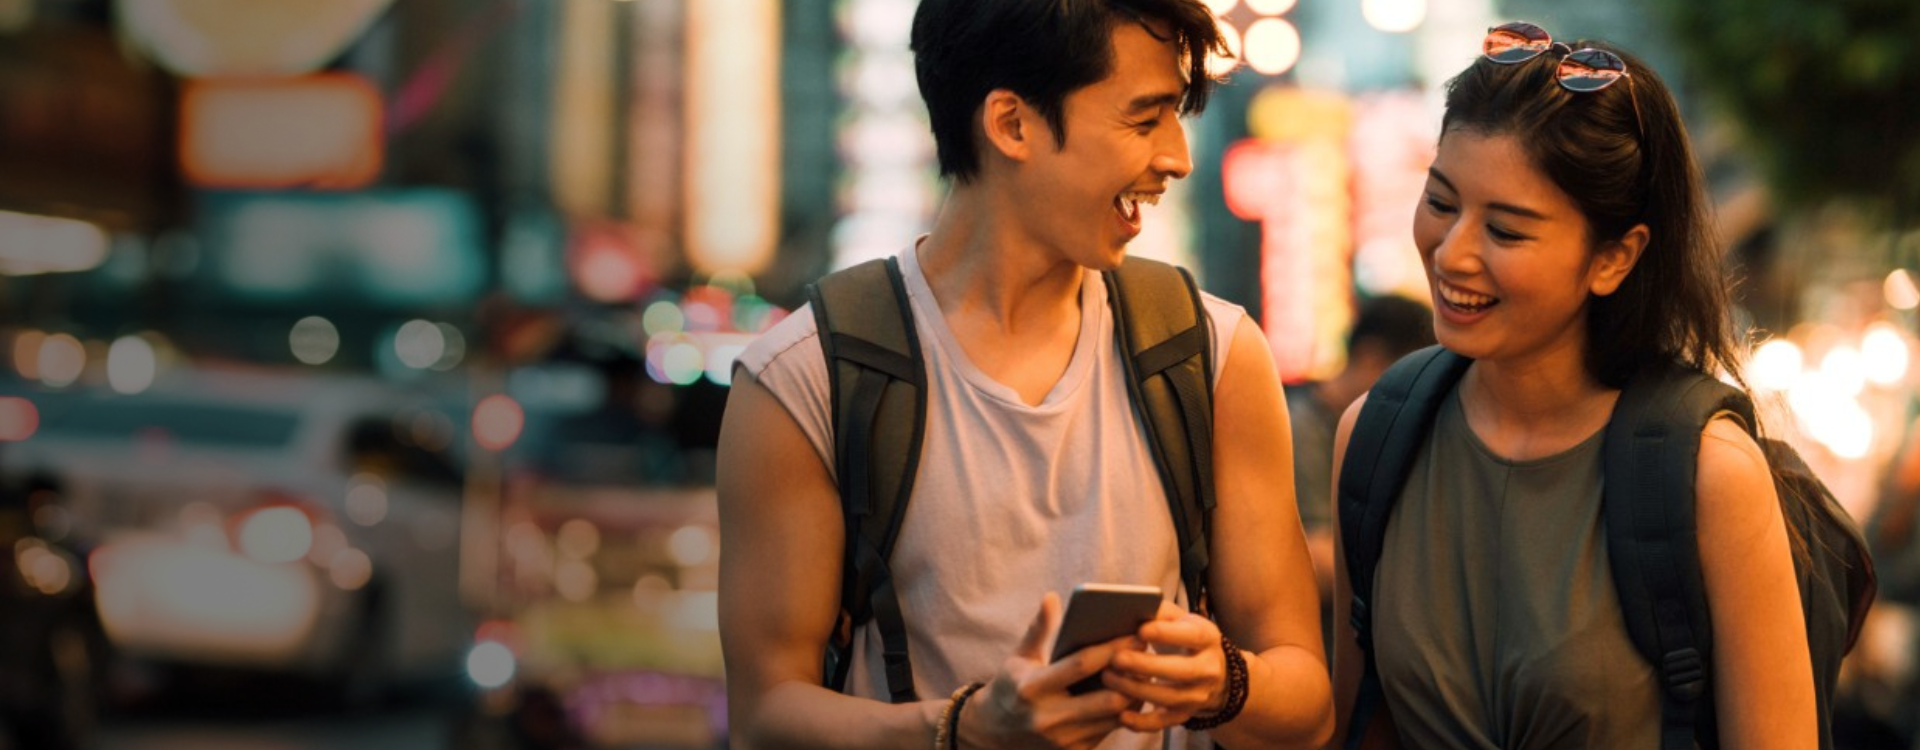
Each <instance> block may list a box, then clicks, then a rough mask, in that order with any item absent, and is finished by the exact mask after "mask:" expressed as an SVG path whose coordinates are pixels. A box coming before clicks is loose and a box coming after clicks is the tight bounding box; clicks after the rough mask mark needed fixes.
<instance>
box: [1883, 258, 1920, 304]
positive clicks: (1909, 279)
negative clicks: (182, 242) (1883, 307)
mask: <svg viewBox="0 0 1920 750" xmlns="http://www.w3.org/2000/svg"><path fill="white" fill-rule="evenodd" d="M1881 287H1882V291H1883V292H1884V293H1885V294H1886V297H1887V304H1889V305H1892V306H1893V308H1894V309H1896V310H1912V309H1914V308H1916V307H1920V286H1915V285H1914V282H1913V274H1911V273H1908V272H1907V269H1904V268H1896V269H1894V271H1893V273H1889V274H1887V280H1886V282H1885V283H1883V284H1882V285H1881Z"/></svg>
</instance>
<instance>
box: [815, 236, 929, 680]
mask: <svg viewBox="0 0 1920 750" xmlns="http://www.w3.org/2000/svg"><path fill="white" fill-rule="evenodd" d="M807 296H808V300H809V302H810V303H811V304H812V305H813V315H814V322H815V325H816V326H817V327H818V329H819V335H820V347H821V349H822V350H823V351H824V352H825V353H826V359H827V376H828V379H829V380H830V381H831V383H832V392H833V405H832V408H833V434H834V473H835V476H836V478H837V479H838V482H839V485H840V509H841V516H842V517H843V518H844V519H845V521H846V551H845V553H844V557H843V562H842V565H841V569H842V575H841V585H840V606H841V609H842V613H843V621H845V622H846V623H847V624H848V625H849V626H852V627H858V626H860V625H863V624H865V623H866V622H867V621H868V620H869V619H871V620H873V621H874V623H875V625H876V626H877V628H878V630H879V631H880V642H881V648H882V653H883V656H884V658H885V663H886V680H887V683H886V684H887V691H888V695H889V698H890V699H891V700H892V701H893V702H894V703H906V702H909V701H913V700H916V696H915V693H914V687H913V666H912V664H911V662H910V661H909V659H908V656H907V628H906V620H905V618H904V617H903V616H902V614H901V611H900V598H899V596H898V594H897V593H896V592H895V590H894V585H893V571H892V569H891V567H890V564H889V560H891V559H892V556H893V545H894V541H895V539H896V538H897V537H898V536H899V534H900V524H901V521H902V520H903V519H904V518H905V517H906V510H907V500H908V498H910V497H911V496H912V494H913V480H914V476H915V475H916V472H917V471H918V470H919V465H920V445H921V433H923V432H924V427H925V425H926V420H927V389H926V363H925V361H924V360H923V359H922V358H921V355H920V340H919V335H918V333H917V332H916V330H915V328H914V324H913V310H912V308H911V307H910V306H909V304H908V302H907V287H906V282H905V280H904V278H902V277H901V275H900V266H899V263H898V261H897V260H895V259H893V258H887V259H885V260H875V261H869V262H866V263H862V264H860V265H857V266H854V267H852V268H848V269H846V270H844V271H840V272H839V273H835V274H831V275H829V276H827V277H825V278H822V279H820V280H819V281H818V282H815V283H813V284H809V285H808V286H807ZM900 446H907V447H906V449H905V450H902V449H901V448H900ZM850 633H851V630H847V631H844V632H843V633H841V634H836V637H834V638H831V639H829V641H828V644H827V654H826V665H825V667H826V668H825V677H826V681H827V684H828V686H829V687H832V688H834V689H835V690H844V689H845V687H846V679H847V670H848V668H849V666H850V664H851V661H852V659H851V658H850V657H851V654H849V653H848V650H849V649H850V648H851V646H852V644H851V638H850ZM841 635H848V636H849V637H846V638H844V639H843V638H842V637H840V636H841Z"/></svg>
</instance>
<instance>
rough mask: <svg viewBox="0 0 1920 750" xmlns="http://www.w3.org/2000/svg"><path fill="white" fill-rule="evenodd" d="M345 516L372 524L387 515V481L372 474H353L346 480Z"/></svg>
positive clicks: (360, 522)
mask: <svg viewBox="0 0 1920 750" xmlns="http://www.w3.org/2000/svg"><path fill="white" fill-rule="evenodd" d="M346 506H347V518H349V519H352V520H353V522H354V523H357V524H360V525H361V526H373V525H376V524H378V523H380V522H381V521H383V520H386V517H387V483H386V481H385V480H383V479H381V478H380V477H378V476H375V475H373V474H365V473H362V474H355V475H353V478H352V479H351V480H348V489H347V502H346Z"/></svg>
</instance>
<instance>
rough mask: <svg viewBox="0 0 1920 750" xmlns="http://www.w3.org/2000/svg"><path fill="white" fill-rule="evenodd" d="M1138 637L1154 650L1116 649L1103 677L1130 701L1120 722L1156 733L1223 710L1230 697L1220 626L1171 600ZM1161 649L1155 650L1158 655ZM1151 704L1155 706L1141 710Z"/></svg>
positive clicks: (1132, 728) (1163, 604)
mask: <svg viewBox="0 0 1920 750" xmlns="http://www.w3.org/2000/svg"><path fill="white" fill-rule="evenodd" d="M1139 637H1140V640H1141V641H1142V642H1144V643H1145V644H1146V645H1147V646H1151V647H1152V648H1153V650H1152V651H1148V650H1144V649H1129V650H1125V651H1122V652H1120V653H1116V654H1114V656H1113V661H1112V663H1111V665H1110V666H1109V667H1108V668H1107V671H1106V674H1104V675H1101V678H1100V679H1101V681H1102V682H1103V683H1105V684H1106V686H1107V687H1109V688H1112V689H1113V690H1114V691H1115V692H1117V693H1119V694H1121V695H1123V696H1126V697H1127V698H1129V699H1131V700H1132V702H1133V703H1134V706H1133V707H1132V708H1131V709H1130V710H1128V711H1126V712H1125V713H1122V714H1121V715H1120V724H1121V725H1122V726H1125V727H1126V728H1128V729H1131V730H1133V731H1136V732H1157V731H1160V730H1163V729H1167V728H1169V727H1173V726H1178V725H1179V724H1180V723H1182V722H1185V721H1186V720H1187V719H1190V718H1193V717H1194V716H1196V715H1200V714H1210V713H1213V712H1215V711H1219V710H1220V709H1221V708H1222V707H1223V706H1222V704H1224V703H1225V701H1226V695H1227V657H1226V654H1225V653H1223V652H1222V651H1221V650H1220V627H1219V626H1218V625H1215V624H1214V623H1213V621H1212V620H1208V619H1207V618H1205V617H1201V616H1199V615H1196V614H1194V613H1192V612H1188V611H1187V610H1184V609H1181V608H1180V607H1177V606H1174V605H1173V604H1171V603H1168V602H1161V603H1160V613H1159V615H1158V616H1156V617H1155V618H1154V619H1153V621H1152V622H1149V623H1147V624H1145V625H1141V626H1140V635H1139ZM1156 652H1157V653H1156ZM1142 702H1144V703H1151V704H1153V708H1154V710H1152V711H1144V712H1143V711H1141V710H1140V709H1141V708H1142V706H1140V704H1141V703H1142Z"/></svg>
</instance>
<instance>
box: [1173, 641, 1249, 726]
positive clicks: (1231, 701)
mask: <svg viewBox="0 0 1920 750" xmlns="http://www.w3.org/2000/svg"><path fill="white" fill-rule="evenodd" d="M1220 650H1221V651H1222V652H1223V653H1225V654H1226V657H1227V699H1226V702H1225V703H1224V704H1222V705H1221V706H1220V710H1219V711H1217V712H1214V713H1213V714H1212V715H1209V716H1195V717H1193V718H1191V719H1187V720H1186V721H1185V722H1183V723H1182V724H1181V726H1184V727H1186V728H1188V729H1191V730H1193V731H1196V732H1198V731H1204V730H1208V729H1212V728H1214V727H1217V726H1220V725H1221V724H1225V723H1227V722H1229V721H1233V717H1235V716H1239V715H1240V709H1243V708H1246V707H1247V657H1246V655H1245V654H1242V653H1240V649H1239V648H1236V647H1235V646H1234V645H1233V641H1231V640H1228V639H1227V636H1226V635H1225V634H1222V635H1221V636H1220Z"/></svg>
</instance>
